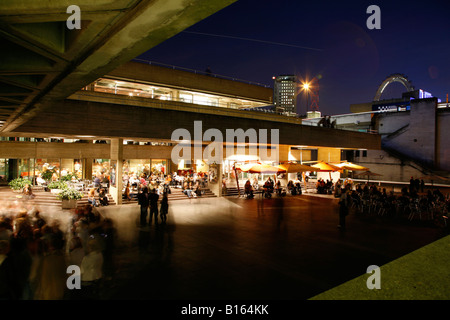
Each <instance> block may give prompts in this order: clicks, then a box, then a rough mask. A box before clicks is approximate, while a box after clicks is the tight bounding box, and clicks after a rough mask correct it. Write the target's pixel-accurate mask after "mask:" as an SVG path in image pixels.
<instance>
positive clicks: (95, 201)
mask: <svg viewBox="0 0 450 320" xmlns="http://www.w3.org/2000/svg"><path fill="white" fill-rule="evenodd" d="M88 202H89V204H91V205H92V206H93V207H99V206H107V205H109V199H108V195H107V193H106V190H105V189H104V188H95V187H94V188H91V189H90V190H89V193H88Z"/></svg>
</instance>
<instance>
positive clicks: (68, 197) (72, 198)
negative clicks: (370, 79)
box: [57, 187, 83, 209]
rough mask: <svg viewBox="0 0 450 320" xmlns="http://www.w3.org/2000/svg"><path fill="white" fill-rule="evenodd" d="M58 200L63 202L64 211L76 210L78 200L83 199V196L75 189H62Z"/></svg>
mask: <svg viewBox="0 0 450 320" xmlns="http://www.w3.org/2000/svg"><path fill="white" fill-rule="evenodd" d="M57 198H58V199H59V200H62V208H63V209H75V208H76V207H77V200H80V199H81V198H83V194H82V193H81V192H80V191H78V190H76V189H74V188H70V187H66V188H64V189H61V191H60V192H59V193H58V195H57Z"/></svg>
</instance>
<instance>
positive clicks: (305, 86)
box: [302, 82, 309, 112]
mask: <svg viewBox="0 0 450 320" xmlns="http://www.w3.org/2000/svg"><path fill="white" fill-rule="evenodd" d="M302 87H303V90H305V91H306V112H308V102H309V101H308V100H309V99H308V93H309V83H308V82H306V83H304V84H303V86H302Z"/></svg>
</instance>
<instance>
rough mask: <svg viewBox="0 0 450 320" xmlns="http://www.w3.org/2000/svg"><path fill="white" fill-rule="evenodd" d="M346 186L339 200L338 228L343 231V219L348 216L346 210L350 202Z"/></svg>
mask: <svg viewBox="0 0 450 320" xmlns="http://www.w3.org/2000/svg"><path fill="white" fill-rule="evenodd" d="M349 198H350V195H349V188H348V186H347V187H346V188H345V190H343V192H342V194H341V198H340V199H339V225H338V228H341V229H345V217H346V216H347V215H348V210H349V209H348V208H349V202H350V199H349Z"/></svg>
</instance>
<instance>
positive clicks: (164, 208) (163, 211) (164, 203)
mask: <svg viewBox="0 0 450 320" xmlns="http://www.w3.org/2000/svg"><path fill="white" fill-rule="evenodd" d="M168 213H169V199H168V198H167V192H164V194H163V198H162V200H161V208H160V211H159V215H160V216H161V223H166V220H167V214H168Z"/></svg>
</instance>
